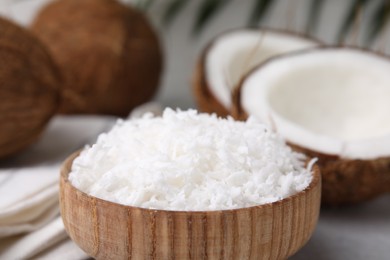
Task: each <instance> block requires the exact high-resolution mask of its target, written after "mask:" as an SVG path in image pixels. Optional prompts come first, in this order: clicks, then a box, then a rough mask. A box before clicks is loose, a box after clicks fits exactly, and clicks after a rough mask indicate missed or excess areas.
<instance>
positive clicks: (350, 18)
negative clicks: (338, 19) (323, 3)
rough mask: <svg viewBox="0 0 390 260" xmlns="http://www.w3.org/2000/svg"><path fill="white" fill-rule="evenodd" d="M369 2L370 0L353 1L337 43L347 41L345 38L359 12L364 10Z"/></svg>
mask: <svg viewBox="0 0 390 260" xmlns="http://www.w3.org/2000/svg"><path fill="white" fill-rule="evenodd" d="M367 2H368V0H352V1H351V4H350V7H349V11H348V12H347V15H346V17H345V20H344V22H343V24H342V26H341V27H340V30H339V32H338V36H337V42H338V43H342V42H344V40H345V37H346V35H347V33H348V32H349V31H350V30H351V27H352V25H353V23H354V22H355V21H356V19H357V17H358V14H359V10H360V9H361V8H364V5H365V4H366V3H367Z"/></svg>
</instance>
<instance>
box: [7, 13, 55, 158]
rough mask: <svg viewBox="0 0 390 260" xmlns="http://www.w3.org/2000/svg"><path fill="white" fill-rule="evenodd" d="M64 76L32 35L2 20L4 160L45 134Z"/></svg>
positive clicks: (53, 112)
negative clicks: (43, 132)
mask: <svg viewBox="0 0 390 260" xmlns="http://www.w3.org/2000/svg"><path fill="white" fill-rule="evenodd" d="M60 84H61V77H60V73H59V71H58V69H57V67H56V65H55V63H54V62H53V60H52V58H51V57H50V55H49V53H48V51H47V49H46V48H45V47H44V46H43V45H42V44H41V43H40V42H39V41H38V39H36V38H35V37H34V36H33V35H31V34H30V32H28V31H26V30H25V29H23V28H21V27H19V26H18V25H16V24H14V23H12V22H10V21H8V20H5V19H3V18H0V125H1V127H0V158H3V157H6V156H9V155H12V154H14V153H16V152H18V151H20V150H22V149H24V148H25V147H27V146H28V145H30V144H31V143H33V142H34V141H35V140H36V139H37V138H38V137H39V135H40V134H41V132H42V130H43V129H44V127H45V126H46V124H47V122H48V121H49V119H50V118H51V117H52V116H53V115H54V114H55V113H56V110H57V108H58V104H59V97H60V95H59V93H60V91H59V89H60Z"/></svg>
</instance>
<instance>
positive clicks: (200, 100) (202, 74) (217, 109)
mask: <svg viewBox="0 0 390 260" xmlns="http://www.w3.org/2000/svg"><path fill="white" fill-rule="evenodd" d="M240 30H243V29H236V30H228V31H227V32H224V33H222V34H220V35H218V36H217V37H215V38H214V39H213V40H212V41H211V42H210V43H209V44H208V45H207V46H206V47H205V48H204V49H203V51H202V53H201V55H200V58H199V60H198V63H197V64H196V67H195V73H194V77H193V84H192V85H193V92H194V96H195V100H196V102H197V105H198V109H199V110H200V111H202V112H206V113H216V114H217V115H219V116H221V117H226V116H228V115H231V114H232V113H234V111H232V109H234V106H233V104H232V108H230V109H229V108H226V107H225V106H224V105H223V104H222V103H221V102H220V101H219V100H218V98H217V97H216V96H215V95H214V94H213V93H212V91H211V90H210V89H211V88H210V85H209V83H208V82H207V78H206V75H207V71H206V57H207V55H208V53H209V51H210V50H211V49H212V48H213V46H214V45H215V44H216V42H217V41H218V40H219V39H220V38H221V37H223V36H224V35H226V34H228V33H231V32H234V31H240ZM245 30H253V31H256V32H257V31H258V32H259V33H260V32H261V31H264V32H267V31H269V32H273V33H280V34H285V35H290V36H292V37H300V38H303V39H306V40H308V41H312V42H313V43H317V44H318V45H321V44H322V43H321V42H320V41H319V40H317V39H315V38H312V37H309V36H308V35H305V34H299V33H296V32H292V31H287V30H282V29H273V28H264V27H263V28H252V29H245ZM264 62H265V61H264ZM239 86H240V84H237V86H235V88H233V91H232V95H233V94H234V93H236V92H237V89H238V87H239Z"/></svg>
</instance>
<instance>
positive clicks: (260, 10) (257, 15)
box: [248, 0, 276, 26]
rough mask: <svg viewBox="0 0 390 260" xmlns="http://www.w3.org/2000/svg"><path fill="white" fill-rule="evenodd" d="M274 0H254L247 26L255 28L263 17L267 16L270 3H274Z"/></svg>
mask: <svg viewBox="0 0 390 260" xmlns="http://www.w3.org/2000/svg"><path fill="white" fill-rule="evenodd" d="M275 2H276V1H275V0H255V1H254V6H253V9H252V10H253V11H252V13H251V15H250V16H249V20H248V26H256V25H258V24H259V22H260V21H261V20H262V19H263V18H264V15H266V14H267V12H268V10H269V9H270V7H271V5H272V3H275Z"/></svg>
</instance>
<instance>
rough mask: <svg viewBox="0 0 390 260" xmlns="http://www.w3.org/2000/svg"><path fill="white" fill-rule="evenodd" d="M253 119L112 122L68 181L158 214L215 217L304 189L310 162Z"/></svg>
mask: <svg viewBox="0 0 390 260" xmlns="http://www.w3.org/2000/svg"><path fill="white" fill-rule="evenodd" d="M305 159H306V158H305V156H304V155H302V154H299V153H296V152H293V151H292V150H291V148H290V147H288V146H287V145H286V144H285V142H284V141H283V139H282V138H281V137H280V136H278V135H277V134H275V133H274V132H272V131H271V130H270V129H269V128H267V127H266V126H265V125H263V124H261V123H260V122H259V121H257V120H256V119H254V118H249V119H248V120H247V121H246V122H237V121H234V120H233V119H232V118H228V119H221V118H218V117H217V116H216V115H209V114H199V113H197V111H196V110H188V111H180V110H177V111H174V110H172V109H166V110H165V111H164V113H163V115H162V117H153V115H152V114H146V115H144V116H143V117H141V118H139V119H133V120H129V121H123V120H119V121H118V122H117V124H116V125H115V126H114V127H113V129H112V130H111V131H110V132H108V133H104V134H101V135H100V136H99V137H98V139H97V142H96V144H94V145H92V146H90V147H86V148H85V149H84V150H83V151H82V152H81V154H80V155H79V156H78V157H77V158H76V159H75V160H74V162H73V166H72V171H71V173H70V175H69V180H70V182H71V183H72V185H73V186H75V187H76V188H78V189H80V190H81V191H83V192H85V193H87V194H90V195H92V196H95V197H98V198H101V199H104V200H108V201H112V202H116V203H120V204H124V205H130V206H137V207H142V208H150V209H164V210H188V211H201V210H222V209H233V208H242V207H249V206H254V205H261V204H265V203H270V202H274V201H277V200H281V199H283V198H286V197H288V196H291V195H293V194H295V193H297V192H299V191H302V190H304V189H305V188H306V187H307V186H308V185H309V184H310V182H311V179H312V174H311V166H312V163H310V164H309V165H308V167H305Z"/></svg>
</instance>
